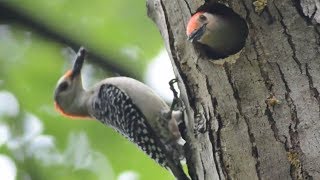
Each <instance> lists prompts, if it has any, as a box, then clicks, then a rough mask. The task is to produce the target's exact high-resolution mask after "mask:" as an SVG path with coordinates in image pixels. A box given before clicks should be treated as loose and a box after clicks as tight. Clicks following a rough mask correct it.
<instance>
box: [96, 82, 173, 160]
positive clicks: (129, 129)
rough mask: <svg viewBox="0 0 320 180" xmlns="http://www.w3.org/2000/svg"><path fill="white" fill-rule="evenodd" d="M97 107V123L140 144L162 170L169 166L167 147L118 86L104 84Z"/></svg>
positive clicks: (97, 99) (97, 100)
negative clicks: (99, 122)
mask: <svg viewBox="0 0 320 180" xmlns="http://www.w3.org/2000/svg"><path fill="white" fill-rule="evenodd" d="M93 103H94V104H93V107H94V116H95V118H96V119H98V120H100V121H101V122H102V123H104V124H106V125H108V126H111V127H113V128H114V129H115V130H116V131H118V132H119V133H121V134H122V135H123V136H125V137H126V138H128V139H129V140H130V141H132V142H134V143H135V144H137V145H138V146H139V147H140V149H142V150H143V151H144V152H145V153H147V154H148V155H149V156H150V157H151V158H152V159H154V160H156V161H157V162H158V163H159V164H161V165H162V166H166V165H167V160H166V153H165V152H164V151H165V149H164V148H165V146H164V145H163V144H162V143H161V142H160V141H159V138H158V137H157V135H156V134H155V133H154V131H153V130H152V128H151V127H150V125H149V124H148V122H147V120H146V118H145V116H144V115H143V114H142V113H141V111H140V110H139V109H138V107H137V106H136V105H135V104H133V102H132V100H131V99H130V97H129V96H128V95H127V94H126V93H125V92H123V91H121V90H120V89H119V88H118V87H116V86H114V85H111V84H104V85H102V86H101V88H100V91H99V94H98V97H97V98H96V99H95V100H94V101H93Z"/></svg>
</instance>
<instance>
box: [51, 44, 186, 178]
mask: <svg viewBox="0 0 320 180" xmlns="http://www.w3.org/2000/svg"><path fill="white" fill-rule="evenodd" d="M85 53H86V51H85V49H84V48H80V50H79V52H78V54H77V57H76V60H75V63H74V65H73V68H72V69H71V70H69V71H67V73H66V74H65V75H64V76H62V77H61V78H60V79H59V81H58V83H57V86H56V89H55V92H54V100H55V107H56V109H57V110H58V111H59V112H60V113H61V114H62V115H64V116H68V117H73V118H93V119H97V120H98V121H100V122H101V123H103V124H105V125H107V126H110V127H112V128H113V129H115V130H116V131H117V132H119V133H120V134H122V135H123V136H125V137H126V138H127V139H129V140H130V141H132V142H134V143H135V144H136V145H138V147H140V149H142V150H143V151H144V152H145V153H146V154H148V155H149V156H150V157H151V158H152V159H154V160H156V161H157V162H158V163H159V164H160V165H162V166H164V167H166V168H169V169H170V170H171V171H172V173H173V174H174V175H175V177H176V178H177V179H179V180H187V179H189V178H188V177H187V175H186V174H185V173H184V171H183V169H182V166H181V164H180V160H181V158H183V150H182V147H183V143H184V140H183V139H182V138H181V135H180V132H179V129H178V125H177V121H178V120H179V119H180V118H181V117H182V113H181V111H179V110H174V109H173V106H174V105H173V106H172V108H170V107H169V106H168V105H167V104H166V103H165V102H164V101H163V100H162V99H161V98H160V97H159V96H158V95H157V94H156V93H155V92H154V91H153V90H152V89H150V88H149V87H148V86H146V85H145V84H143V83H141V82H139V81H137V80H134V79H132V78H128V77H113V78H107V79H104V80H102V81H101V82H99V83H97V84H96V85H95V86H94V87H93V88H91V89H90V90H85V89H83V86H82V79H81V69H82V65H83V62H84V58H85ZM175 102H176V101H175Z"/></svg>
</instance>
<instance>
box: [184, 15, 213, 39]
mask: <svg viewBox="0 0 320 180" xmlns="http://www.w3.org/2000/svg"><path fill="white" fill-rule="evenodd" d="M213 23H214V16H213V15H212V14H210V13H207V12H197V13H196V14H194V15H193V16H192V17H191V19H190V20H189V23H188V25H187V36H188V40H190V41H191V42H193V41H198V40H200V39H201V38H202V36H203V35H204V33H205V32H206V29H207V25H208V24H209V26H213V25H214V24H213Z"/></svg>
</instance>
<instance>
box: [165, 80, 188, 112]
mask: <svg viewBox="0 0 320 180" xmlns="http://www.w3.org/2000/svg"><path fill="white" fill-rule="evenodd" d="M177 82H178V79H172V80H170V81H169V85H170V89H171V91H172V93H173V101H172V104H171V107H170V111H171V112H172V111H173V110H174V109H179V110H181V111H183V110H184V109H185V108H184V105H183V102H182V100H181V99H180V98H179V97H178V92H177V91H176V89H175V88H174V85H173V84H174V83H177Z"/></svg>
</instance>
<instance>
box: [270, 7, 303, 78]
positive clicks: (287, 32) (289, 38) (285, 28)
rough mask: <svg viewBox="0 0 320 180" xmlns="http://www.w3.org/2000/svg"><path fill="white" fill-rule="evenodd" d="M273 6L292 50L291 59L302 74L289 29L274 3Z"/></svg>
mask: <svg viewBox="0 0 320 180" xmlns="http://www.w3.org/2000/svg"><path fill="white" fill-rule="evenodd" d="M273 5H274V7H275V9H276V10H277V12H278V14H279V17H280V20H279V22H280V24H281V26H282V28H283V33H284V35H285V36H286V38H287V40H288V44H289V46H290V48H291V50H292V59H293V60H294V61H295V62H296V64H297V65H298V68H299V70H300V73H301V74H302V73H303V70H302V64H301V62H300V61H299V59H298V57H297V50H296V45H295V44H294V42H293V40H292V35H291V34H290V32H289V29H288V27H287V25H286V24H285V22H284V20H283V19H284V18H283V15H282V13H281V11H280V9H279V8H278V7H277V5H276V3H275V2H273Z"/></svg>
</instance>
